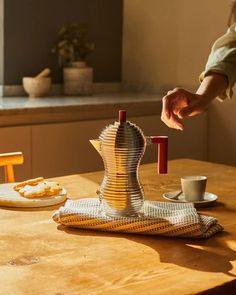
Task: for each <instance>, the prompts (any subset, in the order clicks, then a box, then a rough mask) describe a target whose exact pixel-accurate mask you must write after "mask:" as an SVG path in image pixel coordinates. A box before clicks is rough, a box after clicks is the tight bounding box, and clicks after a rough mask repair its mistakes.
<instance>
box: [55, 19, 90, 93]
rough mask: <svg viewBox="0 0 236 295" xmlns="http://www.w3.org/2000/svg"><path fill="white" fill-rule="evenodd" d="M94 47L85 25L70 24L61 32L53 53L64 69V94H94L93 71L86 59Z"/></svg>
mask: <svg viewBox="0 0 236 295" xmlns="http://www.w3.org/2000/svg"><path fill="white" fill-rule="evenodd" d="M94 47H95V46H94V43H93V42H91V41H89V40H88V29H87V26H86V25H85V24H81V23H68V24H66V25H64V26H63V27H62V28H61V29H60V30H59V32H58V38H57V40H56V41H55V44H54V46H53V48H52V52H53V53H56V54H57V56H58V64H59V67H63V78H64V94H66V95H87V94H92V84H93V69H92V68H91V67H88V66H87V65H86V58H87V56H88V55H89V54H90V53H91V52H92V51H93V50H94Z"/></svg>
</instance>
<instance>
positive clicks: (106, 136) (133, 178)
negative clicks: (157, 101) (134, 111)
mask: <svg viewBox="0 0 236 295" xmlns="http://www.w3.org/2000/svg"><path fill="white" fill-rule="evenodd" d="M167 141H168V139H167V137H166V136H151V137H145V136H144V134H143V132H142V130H141V129H140V128H139V127H138V126H136V125H135V124H133V123H131V122H129V121H127V120H126V111H119V121H117V122H115V123H114V124H110V125H109V126H107V127H106V128H105V129H104V130H103V131H102V133H101V134H100V136H99V139H97V140H91V143H92V144H93V145H94V147H95V148H96V149H97V151H98V152H99V153H100V155H101V156H102V158H103V162H104V166H105V175H104V179H103V182H102V184H101V187H100V189H99V191H98V194H99V198H100V200H101V208H102V210H104V212H105V214H107V215H109V216H138V215H139V212H140V210H141V208H142V205H143V201H144V191H143V187H142V186H141V184H140V181H139V175H138V167H139V164H140V161H141V159H142V156H143V154H144V152H145V149H146V145H147V144H151V143H159V146H160V148H159V160H158V163H159V166H158V167H159V172H160V173H166V172H167Z"/></svg>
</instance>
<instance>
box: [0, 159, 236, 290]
mask: <svg viewBox="0 0 236 295" xmlns="http://www.w3.org/2000/svg"><path fill="white" fill-rule="evenodd" d="M202 174H204V175H207V176H208V177H209V180H208V185H207V191H208V192H212V193H215V194H217V195H218V196H219V202H218V203H217V204H216V205H215V206H214V207H212V208H205V209H201V210H200V211H201V212H202V213H204V214H208V215H213V216H215V217H217V218H218V219H219V221H220V223H221V224H222V225H223V226H224V228H225V231H224V232H223V233H219V234H217V235H215V236H214V237H212V238H210V239H208V240H201V239H198V240H193V239H177V238H165V237H159V236H154V237H152V236H151V237H150V236H141V235H129V234H115V233H114V234H113V233H104V232H95V231H83V230H74V229H68V228H63V227H62V226H58V225H57V224H56V223H55V222H54V221H53V220H52V219H51V215H52V213H53V211H54V210H55V209H56V207H53V208H49V207H47V208H44V209H40V210H39V209H37V210H36V209H35V210H26V209H25V210H23V209H19V210H15V209H6V208H5V209H4V208H1V209H0V249H1V256H0V257H1V258H0V294H4V295H21V294H22V295H23V294H24V295H25V294H27V295H28V294H34V295H37V294H40V295H41V294H50V295H56V294H57V295H70V294H76V295H77V294H122V295H123V294H131V295H132V294H158V295H159V294H173V295H177V294H181V295H183V294H197V293H201V292H203V293H201V294H226V293H227V295H228V294H236V279H235V277H236V252H235V250H236V168H234V167H229V166H224V165H218V164H212V163H206V162H199V161H193V160H175V161H170V163H169V174H168V175H157V174H156V168H155V164H149V165H144V166H142V167H141V169H140V177H141V181H142V183H143V185H144V188H145V192H146V198H147V199H152V200H163V199H162V197H161V196H162V193H164V192H166V191H172V190H175V189H178V188H179V178H180V176H182V175H202ZM102 176H103V173H102V172H96V173H89V174H81V175H72V176H65V177H60V178H56V180H57V181H59V182H60V183H61V184H62V185H63V186H64V187H65V188H66V189H67V190H68V194H69V196H70V197H71V198H73V199H77V198H83V197H91V196H95V191H96V189H97V188H98V186H99V184H100V182H101V179H102ZM230 292H231V293H230Z"/></svg>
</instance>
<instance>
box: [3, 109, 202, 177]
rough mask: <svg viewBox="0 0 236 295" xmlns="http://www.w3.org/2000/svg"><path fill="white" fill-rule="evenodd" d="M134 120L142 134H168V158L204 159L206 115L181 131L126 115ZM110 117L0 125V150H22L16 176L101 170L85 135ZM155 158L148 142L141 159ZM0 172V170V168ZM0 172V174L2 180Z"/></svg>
mask: <svg viewBox="0 0 236 295" xmlns="http://www.w3.org/2000/svg"><path fill="white" fill-rule="evenodd" d="M128 119H129V120H130V121H131V122H133V123H135V124H137V125H138V126H139V127H140V128H141V129H142V130H143V132H144V134H145V135H147V136H148V135H168V136H169V159H175V158H193V159H199V160H206V152H207V117H206V114H203V115H201V116H198V117H195V118H191V120H189V121H188V122H187V126H186V130H185V131H184V132H180V131H175V130H171V129H169V128H168V127H166V126H165V125H164V124H163V123H162V122H161V121H160V117H159V116H143V117H132V118H128ZM113 121H114V119H107V120H93V121H80V122H69V123H55V124H41V125H32V126H20V127H2V128H0V138H1V144H0V153H3V152H13V151H22V152H23V154H24V158H25V162H24V164H23V165H21V166H16V167H15V171H16V179H17V180H22V179H26V178H30V177H37V176H44V177H54V176H60V175H68V174H76V173H83V172H89V171H95V170H102V169H104V167H103V162H102V159H101V157H100V155H99V154H98V153H97V151H96V150H95V149H94V148H93V146H92V145H91V144H90V142H89V139H94V138H97V137H98V136H99V134H100V132H101V131H102V130H103V128H104V127H105V126H107V125H108V124H109V123H113ZM156 159H157V147H156V146H154V145H153V146H148V147H147V149H146V152H145V155H144V157H143V160H142V163H148V162H154V161H156ZM0 173H2V171H0ZM2 175H3V174H0V180H1V181H2V180H3V178H2Z"/></svg>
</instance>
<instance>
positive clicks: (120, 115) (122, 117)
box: [119, 110, 126, 123]
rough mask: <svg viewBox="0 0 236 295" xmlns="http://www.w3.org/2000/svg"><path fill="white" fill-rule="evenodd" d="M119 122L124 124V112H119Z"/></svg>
mask: <svg viewBox="0 0 236 295" xmlns="http://www.w3.org/2000/svg"><path fill="white" fill-rule="evenodd" d="M119 121H120V123H122V122H126V111H125V110H120V111H119Z"/></svg>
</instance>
